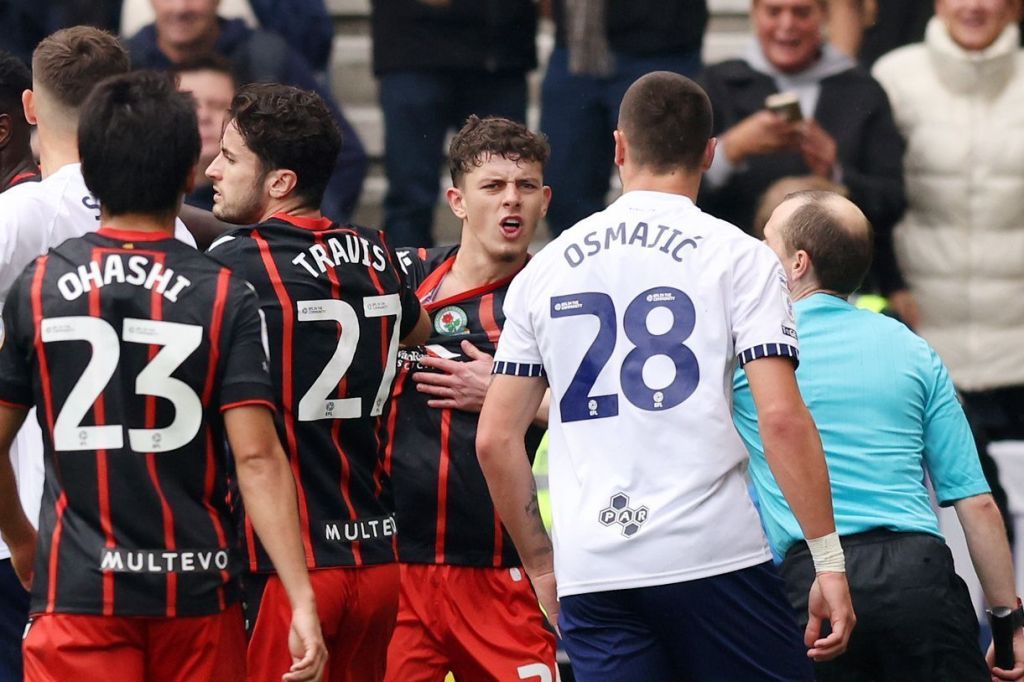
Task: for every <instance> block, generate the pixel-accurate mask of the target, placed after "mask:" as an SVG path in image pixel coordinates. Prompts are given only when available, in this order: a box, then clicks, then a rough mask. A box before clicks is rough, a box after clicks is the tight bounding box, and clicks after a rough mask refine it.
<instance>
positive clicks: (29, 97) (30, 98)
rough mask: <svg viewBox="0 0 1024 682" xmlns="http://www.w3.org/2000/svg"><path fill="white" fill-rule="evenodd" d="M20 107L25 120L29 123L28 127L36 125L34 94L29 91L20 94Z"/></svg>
mask: <svg viewBox="0 0 1024 682" xmlns="http://www.w3.org/2000/svg"><path fill="white" fill-rule="evenodd" d="M21 107H22V109H24V110H25V120H26V121H28V122H29V125H36V123H38V121H37V120H36V97H35V93H33V92H32V91H31V90H25V91H24V92H22V93H21Z"/></svg>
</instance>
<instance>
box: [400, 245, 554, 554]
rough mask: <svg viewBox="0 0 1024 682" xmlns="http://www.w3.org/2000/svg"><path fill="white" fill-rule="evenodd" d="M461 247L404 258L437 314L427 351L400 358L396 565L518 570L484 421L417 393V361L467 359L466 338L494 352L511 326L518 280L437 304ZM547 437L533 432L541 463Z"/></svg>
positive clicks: (531, 448) (530, 447) (529, 440)
mask: <svg viewBox="0 0 1024 682" xmlns="http://www.w3.org/2000/svg"><path fill="white" fill-rule="evenodd" d="M457 252H458V246H447V247H438V248H433V249H400V250H399V251H398V258H399V261H400V262H401V264H402V266H403V267H404V268H405V270H406V272H407V275H408V279H409V284H410V286H413V287H415V288H416V294H417V296H419V298H420V300H421V301H423V303H424V307H425V308H426V310H427V312H428V313H429V314H430V320H431V325H432V327H431V336H430V338H429V339H428V340H427V343H426V345H425V346H421V347H419V348H415V349H403V350H402V351H401V352H400V353H399V369H398V379H397V380H396V382H395V391H394V394H393V397H394V401H395V402H394V405H393V407H392V413H391V422H392V426H391V430H392V431H393V432H394V435H395V438H394V444H393V446H392V447H390V448H389V450H388V454H387V467H388V471H389V472H390V473H391V482H392V486H393V488H394V491H395V506H396V509H397V518H398V526H399V528H401V532H400V533H399V534H398V558H399V561H403V562H406V563H427V564H454V565H459V566H491V567H506V566H519V565H520V561H519V555H518V554H517V553H516V550H515V546H514V545H513V544H512V540H511V538H510V537H509V535H508V531H506V530H505V527H504V526H503V525H502V524H501V521H500V520H499V519H498V515H497V513H496V512H495V511H494V504H493V503H492V502H491V496H490V493H489V492H488V491H487V482H486V481H485V480H484V475H483V472H482V471H481V470H480V464H479V463H478V462H477V458H476V429H477V422H478V421H479V417H480V415H479V414H478V413H476V412H465V411H462V410H448V409H444V410H441V409H436V408H433V407H430V406H429V405H427V400H429V398H430V396H428V395H427V394H425V393H421V392H420V391H417V390H416V387H415V385H414V382H413V380H412V374H413V373H414V372H416V371H424V369H425V368H424V367H423V366H422V365H419V363H418V360H419V358H420V357H422V355H424V354H432V355H436V356H440V357H445V358H450V359H453V360H458V361H466V360H468V359H469V358H467V357H466V356H465V355H464V354H463V352H462V347H461V343H462V341H464V340H466V341H469V342H470V343H472V344H473V345H474V346H476V347H477V348H479V349H480V350H482V351H484V352H486V353H489V354H491V355H493V354H494V350H495V347H496V346H497V342H498V336H499V335H500V334H501V328H502V326H503V325H504V324H505V315H504V313H503V312H502V304H503V302H504V300H505V293H506V292H507V291H508V285H509V283H510V282H511V280H512V278H511V277H510V278H508V279H507V280H504V281H500V282H495V283H494V284H490V285H488V286H484V287H480V288H477V289H472V290H470V291H466V292H463V293H461V294H459V295H457V296H453V297H450V298H446V299H443V300H437V299H436V297H435V296H434V292H435V291H436V290H437V288H438V287H439V286H440V284H441V281H442V280H443V279H444V277H445V275H447V274H448V272H449V271H450V270H451V267H452V264H453V263H454V262H455V254H456V253H457ZM542 436H543V431H542V430H541V429H537V428H535V427H531V428H530V429H529V430H528V432H527V437H526V449H527V452H528V453H529V455H530V458H531V460H532V459H533V455H534V452H535V451H536V449H537V445H538V444H539V443H540V439H541V437H542Z"/></svg>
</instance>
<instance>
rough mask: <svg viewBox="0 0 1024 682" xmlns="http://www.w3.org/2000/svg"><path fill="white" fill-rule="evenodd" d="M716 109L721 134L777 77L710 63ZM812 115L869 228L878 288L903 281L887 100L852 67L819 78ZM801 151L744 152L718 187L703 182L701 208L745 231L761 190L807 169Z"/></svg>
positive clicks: (894, 133)
mask: <svg viewBox="0 0 1024 682" xmlns="http://www.w3.org/2000/svg"><path fill="white" fill-rule="evenodd" d="M701 80H702V81H703V83H702V84H703V85H704V88H705V90H707V93H708V96H709V97H710V98H711V106H712V109H713V111H714V119H715V120H714V132H715V135H721V134H722V133H723V132H724V131H726V130H728V129H729V128H731V127H733V126H734V125H736V124H737V123H739V122H740V121H742V120H743V119H744V118H746V117H747V116H750V115H751V114H753V113H755V112H757V111H760V110H761V109H763V108H764V100H765V97H767V96H768V95H770V94H772V93H775V92H777V91H778V89H777V88H776V87H775V81H774V80H773V79H772V78H771V77H770V76H768V75H765V74H763V73H761V72H759V71H755V70H754V69H753V68H751V67H750V65H749V64H747V62H745V61H742V60H739V59H733V60H729V61H726V62H722V63H721V64H716V65H715V66H711V67H708V68H707V69H706V70H705V71H704V74H703V76H702V79H701ZM814 119H815V120H816V121H817V122H818V124H819V125H821V127H822V128H824V129H825V131H826V132H827V133H828V134H829V135H831V136H832V137H833V138H835V141H836V146H837V148H838V149H837V156H838V160H839V164H840V166H841V167H842V173H843V177H842V182H843V184H844V185H846V186H847V187H848V188H849V190H850V199H851V200H853V202H854V203H856V204H857V205H858V206H859V207H860V208H861V210H862V211H864V213H865V214H866V215H867V217H868V220H870V221H871V224H872V225H873V226H874V228H875V241H876V250H875V254H876V256H875V257H876V261H877V262H876V264H875V267H874V268H873V270H874V272H875V273H876V278H877V280H878V282H877V284H878V286H879V287H880V288H881V289H882V290H883V291H885V292H886V293H888V292H889V291H892V290H895V289H899V288H902V287H903V281H902V279H901V278H900V276H899V271H898V269H897V268H896V263H895V259H894V257H893V255H892V247H891V235H892V228H893V226H894V225H895V224H896V222H897V221H898V220H899V218H900V217H901V216H902V215H903V210H904V208H905V207H906V198H905V196H904V193H903V150H904V144H903V138H902V137H900V134H899V131H898V130H897V128H896V123H895V122H894V121H893V117H892V110H891V109H890V107H889V99H888V97H886V95H885V91H884V90H882V86H881V85H879V84H878V82H877V81H875V79H873V78H872V77H871V76H870V75H868V73H867V72H865V71H863V70H862V69H860V68H859V67H854V68H851V69H848V70H846V71H843V72H841V73H838V74H835V75H833V76H829V77H827V78H825V79H823V80H822V81H821V94H820V96H819V97H818V104H817V108H816V109H815V112H814ZM809 173H810V169H809V168H808V167H807V165H806V164H805V163H804V161H803V158H802V157H801V156H800V154H799V152H778V153H775V154H765V155H763V156H756V157H750V158H748V159H746V161H745V162H744V164H743V165H742V166H741V167H740V168H738V169H737V170H736V172H734V173H733V175H732V177H731V178H730V180H729V182H728V183H726V184H725V185H724V186H723V187H720V188H717V189H715V190H711V189H710V188H708V187H707V183H704V185H705V186H704V187H703V188H702V191H701V193H700V196H699V197H698V204H699V205H700V207H701V208H702V209H703V210H705V211H707V212H708V213H711V214H712V215H714V216H717V217H719V218H723V219H725V220H728V221H729V222H731V223H734V224H735V225H738V226H740V227H741V228H743V229H744V230H750V229H751V225H752V223H753V218H754V212H755V210H756V207H757V202H758V199H759V198H760V196H761V194H762V193H763V192H764V191H765V190H766V189H767V188H768V186H769V185H771V184H772V183H773V182H775V181H776V180H778V179H780V178H784V177H786V176H790V175H808V174H809Z"/></svg>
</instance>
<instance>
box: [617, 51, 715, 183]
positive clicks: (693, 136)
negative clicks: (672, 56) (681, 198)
mask: <svg viewBox="0 0 1024 682" xmlns="http://www.w3.org/2000/svg"><path fill="white" fill-rule="evenodd" d="M619 129H620V130H621V131H622V132H624V133H625V134H626V139H627V140H628V142H629V149H630V158H631V159H632V160H633V162H634V163H636V164H637V165H638V166H641V167H644V168H649V169H651V170H652V171H654V172H656V173H665V172H668V171H670V170H672V169H673V168H684V169H686V170H689V171H694V170H697V169H699V168H700V166H701V162H702V160H703V158H704V149H705V148H706V147H707V144H708V140H709V139H710V138H711V101H710V100H709V99H708V96H707V93H705V92H704V90H703V89H702V88H701V87H700V86H699V85H697V84H696V83H694V82H693V81H692V80H690V79H689V78H687V77H685V76H681V75H679V74H678V73H672V72H671V71H653V72H651V73H649V74H647V75H645V76H641V77H640V78H639V79H637V80H636V81H635V82H634V83H633V84H632V85H631V86H629V89H628V90H627V91H626V94H625V95H624V96H623V98H622V104H620V105H619Z"/></svg>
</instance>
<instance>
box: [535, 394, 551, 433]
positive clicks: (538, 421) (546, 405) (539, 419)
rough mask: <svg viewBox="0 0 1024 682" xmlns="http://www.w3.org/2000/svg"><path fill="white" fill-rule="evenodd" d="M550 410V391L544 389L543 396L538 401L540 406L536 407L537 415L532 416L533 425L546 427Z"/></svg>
mask: <svg viewBox="0 0 1024 682" xmlns="http://www.w3.org/2000/svg"><path fill="white" fill-rule="evenodd" d="M550 411H551V391H550V389H549V390H547V391H544V397H543V398H542V399H541V401H540V407H538V408H537V416H535V417H534V418H533V425H534V426H538V427H540V428H542V429H546V428H548V416H549V412H550Z"/></svg>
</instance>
